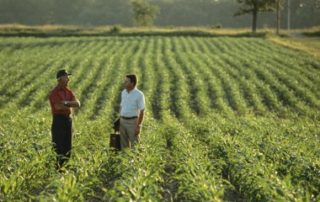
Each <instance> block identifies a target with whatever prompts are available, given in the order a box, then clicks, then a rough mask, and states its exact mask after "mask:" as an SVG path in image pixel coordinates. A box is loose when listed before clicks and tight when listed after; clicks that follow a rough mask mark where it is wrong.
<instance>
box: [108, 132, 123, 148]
mask: <svg viewBox="0 0 320 202" xmlns="http://www.w3.org/2000/svg"><path fill="white" fill-rule="evenodd" d="M110 148H111V149H115V150H117V151H119V150H121V144H120V134H119V133H111V134H110Z"/></svg>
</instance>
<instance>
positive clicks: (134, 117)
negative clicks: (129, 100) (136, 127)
mask: <svg viewBox="0 0 320 202" xmlns="http://www.w3.org/2000/svg"><path fill="white" fill-rule="evenodd" d="M121 118H122V119H126V120H129V119H136V118H138V117H137V116H130V117H128V116H121Z"/></svg>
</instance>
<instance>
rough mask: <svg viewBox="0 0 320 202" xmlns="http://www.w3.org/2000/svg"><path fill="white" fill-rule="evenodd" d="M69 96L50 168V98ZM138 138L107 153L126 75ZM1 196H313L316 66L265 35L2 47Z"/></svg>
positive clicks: (319, 95)
mask: <svg viewBox="0 0 320 202" xmlns="http://www.w3.org/2000/svg"><path fill="white" fill-rule="evenodd" d="M59 69H67V70H69V71H70V72H71V73H72V74H73V75H72V76H71V80H70V83H69V86H70V88H71V89H72V90H73V91H74V92H75V94H76V96H77V97H78V98H79V100H80V101H81V104H82V105H81V107H80V108H79V109H76V110H75V111H74V114H73V129H74V131H73V150H72V156H71V159H70V160H69V162H68V164H67V165H66V167H65V169H64V172H62V173H61V172H57V171H56V169H55V165H54V163H55V153H54V152H53V149H52V146H51V130H50V128H51V119H52V117H51V111H50V107H49V102H48V93H49V92H50V90H51V89H52V88H53V87H54V86H55V85H56V79H55V75H56V72H57V70H59ZM128 73H136V74H137V76H138V78H139V82H138V88H139V89H141V90H142V91H143V92H144V94H145V97H146V114H145V121H144V123H143V128H142V134H141V143H140V144H139V145H138V147H137V148H135V149H133V150H126V151H123V152H119V153H115V152H114V151H111V150H110V149H109V135H110V133H112V132H113V131H112V122H113V120H115V118H116V117H117V116H118V115H119V113H118V110H119V101H120V92H121V90H122V83H123V80H124V77H125V75H126V74H128ZM0 75H1V76H0V84H1V85H0V201H10V202H11V201H320V127H319V126H320V111H319V110H320V58H317V57H314V56H311V55H308V54H306V53H304V52H302V51H297V50H293V49H289V48H285V47H282V46H280V45H276V44H273V43H272V42H270V41H268V40H266V39H263V38H246V37H241V38H240V37H239V38H236V37H188V36H180V37H179V36H176V37H164V36H162V37H161V36H144V37H139V36H131V37H130V36H127V37H116V36H110V37H56V38H55V37H52V38H33V37H27V38H0Z"/></svg>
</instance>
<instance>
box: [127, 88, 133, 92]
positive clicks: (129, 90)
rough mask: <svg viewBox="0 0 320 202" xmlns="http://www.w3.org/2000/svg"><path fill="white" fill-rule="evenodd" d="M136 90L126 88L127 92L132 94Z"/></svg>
mask: <svg viewBox="0 0 320 202" xmlns="http://www.w3.org/2000/svg"><path fill="white" fill-rule="evenodd" d="M133 89H134V88H126V90H127V92H128V93H130V92H131V91H132V90H133Z"/></svg>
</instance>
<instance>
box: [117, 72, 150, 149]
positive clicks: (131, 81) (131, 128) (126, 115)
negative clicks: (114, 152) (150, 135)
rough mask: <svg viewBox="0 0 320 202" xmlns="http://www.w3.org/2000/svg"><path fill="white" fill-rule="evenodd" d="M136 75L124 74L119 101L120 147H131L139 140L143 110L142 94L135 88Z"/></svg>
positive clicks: (143, 100)
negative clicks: (122, 88)
mask: <svg viewBox="0 0 320 202" xmlns="http://www.w3.org/2000/svg"><path fill="white" fill-rule="evenodd" d="M136 85H137V76H136V75H134V74H129V75H126V77H125V80H124V88H125V89H124V90H123V91H122V92H121V103H120V143H121V149H123V148H127V147H129V148H133V147H134V146H135V144H136V143H138V142H139V134H140V132H141V124H142V121H143V116H144V110H145V99H144V94H143V93H142V92H141V91H140V90H138V89H137V87H136Z"/></svg>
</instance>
